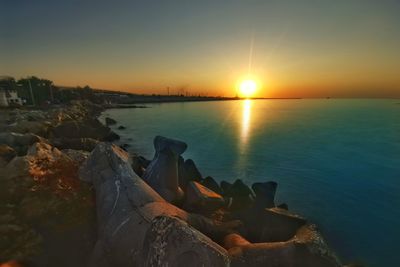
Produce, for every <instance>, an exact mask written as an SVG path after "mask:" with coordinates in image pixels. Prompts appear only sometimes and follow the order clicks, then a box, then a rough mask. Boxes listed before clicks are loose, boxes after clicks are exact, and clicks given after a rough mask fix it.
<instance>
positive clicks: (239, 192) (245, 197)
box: [221, 179, 254, 210]
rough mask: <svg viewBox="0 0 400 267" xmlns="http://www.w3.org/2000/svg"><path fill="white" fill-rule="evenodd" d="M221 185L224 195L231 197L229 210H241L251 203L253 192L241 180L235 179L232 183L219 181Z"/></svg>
mask: <svg viewBox="0 0 400 267" xmlns="http://www.w3.org/2000/svg"><path fill="white" fill-rule="evenodd" d="M221 187H222V188H223V191H224V197H226V198H231V199H232V203H231V205H230V209H231V210H243V209H247V208H249V207H251V206H252V205H253V202H254V194H253V192H252V191H251V189H250V188H249V187H248V186H247V185H246V184H245V183H243V181H242V180H240V179H237V180H236V181H235V182H234V183H233V184H232V185H230V184H229V183H226V182H225V183H223V182H221Z"/></svg>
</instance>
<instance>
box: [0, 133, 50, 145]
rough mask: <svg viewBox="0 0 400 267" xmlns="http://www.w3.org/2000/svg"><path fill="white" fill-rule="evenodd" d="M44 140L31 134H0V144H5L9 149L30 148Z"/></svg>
mask: <svg viewBox="0 0 400 267" xmlns="http://www.w3.org/2000/svg"><path fill="white" fill-rule="evenodd" d="M43 140H44V139H43V138H41V137H40V136H37V135H36V134H32V133H25V134H21V133H14V132H4V133H0V144H6V145H9V146H11V147H18V146H30V145H32V144H33V143H36V142H40V141H43Z"/></svg>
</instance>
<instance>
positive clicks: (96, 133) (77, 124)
mask: <svg viewBox="0 0 400 267" xmlns="http://www.w3.org/2000/svg"><path fill="white" fill-rule="evenodd" d="M52 134H53V135H54V137H56V138H57V137H58V138H93V139H97V140H101V141H113V140H117V139H119V136H118V135H117V134H116V133H114V132H113V131H111V129H110V128H108V127H107V126H104V125H103V124H101V123H100V122H99V121H98V120H97V119H86V120H84V121H79V120H72V121H65V122H62V123H61V124H59V125H57V126H56V127H54V129H52Z"/></svg>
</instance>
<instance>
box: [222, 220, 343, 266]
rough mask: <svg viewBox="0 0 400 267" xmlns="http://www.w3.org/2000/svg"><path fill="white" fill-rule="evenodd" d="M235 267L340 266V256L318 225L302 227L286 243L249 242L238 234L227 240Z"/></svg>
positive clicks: (230, 236) (229, 236)
mask: <svg viewBox="0 0 400 267" xmlns="http://www.w3.org/2000/svg"><path fill="white" fill-rule="evenodd" d="M224 243H225V248H226V249H228V252H229V255H230V258H231V266H233V267H239V266H240V267H242V266H243V267H258V266H266V267H339V266H341V264H340V262H339V260H338V259H337V257H336V256H335V255H334V254H333V253H332V251H331V250H330V249H329V248H328V246H327V244H326V243H325V241H324V239H323V238H322V236H321V234H320V233H319V232H318V231H317V229H316V227H315V225H304V226H302V227H300V228H299V229H298V230H297V232H296V235H295V236H293V237H292V238H291V239H290V240H288V241H285V242H273V243H267V242H263V243H250V242H249V241H247V240H246V239H245V238H243V237H242V236H240V235H237V234H230V235H227V236H226V237H225V240H224Z"/></svg>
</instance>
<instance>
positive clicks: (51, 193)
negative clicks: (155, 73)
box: [0, 101, 338, 266]
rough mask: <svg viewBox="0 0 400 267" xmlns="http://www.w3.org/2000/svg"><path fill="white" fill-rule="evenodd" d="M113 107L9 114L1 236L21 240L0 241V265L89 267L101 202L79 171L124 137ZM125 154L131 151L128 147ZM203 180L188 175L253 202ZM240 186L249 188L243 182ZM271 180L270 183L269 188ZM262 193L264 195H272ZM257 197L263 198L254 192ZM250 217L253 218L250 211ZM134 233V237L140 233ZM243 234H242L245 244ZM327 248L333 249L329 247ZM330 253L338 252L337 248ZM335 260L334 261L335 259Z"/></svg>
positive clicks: (140, 165)
mask: <svg viewBox="0 0 400 267" xmlns="http://www.w3.org/2000/svg"><path fill="white" fill-rule="evenodd" d="M135 107H136V108H137V107H138V106H135ZM107 108H109V107H108V106H100V105H95V104H92V103H90V102H87V101H84V102H74V103H73V104H71V105H68V106H65V107H62V108H55V109H49V110H46V111H40V110H36V111H18V110H16V109H15V110H7V111H4V112H7V113H8V115H7V116H2V119H3V120H2V121H1V122H0V123H1V124H2V125H1V130H2V133H1V134H0V143H1V150H0V151H1V162H0V163H1V166H0V168H1V170H2V171H1V172H0V182H1V183H2V185H1V186H0V188H2V190H4V192H1V195H2V197H3V200H2V201H1V209H2V211H4V212H2V213H3V214H4V215H2V216H1V220H0V223H1V225H0V226H1V227H2V228H1V229H2V230H3V232H2V233H4V234H5V235H6V236H7V238H8V239H7V238H6V240H12V239H15V240H16V241H15V245H14V246H12V247H9V245H8V244H7V243H4V244H0V245H1V250H4V251H5V252H6V253H5V254H3V253H1V255H2V258H1V259H0V262H5V261H10V260H16V261H18V262H20V263H21V264H25V265H26V266H29V264H31V263H34V264H39V265H46V264H50V265H52V264H51V263H52V262H53V263H58V261H59V257H62V258H64V257H65V260H66V262H65V265H62V266H71V265H74V266H86V261H87V258H86V257H87V255H89V254H90V253H91V251H92V248H93V246H94V243H95V241H96V234H95V230H96V228H97V226H96V219H95V209H96V204H95V201H96V200H95V194H94V188H93V186H90V185H88V184H86V183H84V182H82V181H80V180H79V178H78V177H79V173H78V171H79V169H80V168H82V164H83V163H84V162H85V161H86V159H87V158H89V157H90V156H91V154H90V152H92V151H93V149H95V147H96V146H98V144H99V143H101V142H112V141H116V140H118V138H119V136H118V135H117V134H115V133H114V132H113V131H112V130H111V129H110V128H109V127H108V126H107V125H103V124H101V123H100V122H99V121H98V120H97V118H98V116H99V115H100V113H101V112H102V111H104V110H105V109H107ZM0 112H3V111H0ZM113 121H114V120H110V121H109V123H111V124H113V123H115V121H114V122H113ZM115 149H117V148H115ZM115 149H114V148H113V149H112V150H111V151H116V150H115ZM118 153H120V152H118ZM121 153H124V152H123V151H122V150H121ZM129 157H130V162H131V163H132V164H130V165H131V166H132V168H133V170H134V171H135V173H136V174H137V175H138V176H140V177H142V176H143V175H144V173H145V170H146V168H147V167H148V166H149V164H150V160H148V159H145V158H143V157H141V156H139V155H130V156H129ZM185 162H186V161H185ZM189 162H190V161H189ZM188 164H189V165H190V167H187V168H189V171H188V170H187V169H186V171H184V173H192V174H193V173H195V175H194V176H196V169H197V168H196V166H195V164H194V162H190V163H188ZM179 166H180V165H179ZM182 166H184V165H182ZM193 166H194V167H193ZM197 172H198V171H197ZM197 176H198V175H197ZM198 178H199V177H197V178H193V177H192V178H187V181H186V182H191V181H192V180H193V182H196V183H199V184H200V185H201V186H203V187H205V188H208V189H210V190H213V191H214V192H217V194H218V195H220V196H221V197H222V199H224V198H231V199H233V200H234V199H235V198H237V199H240V201H239V202H238V200H236V203H240V202H243V200H244V202H246V201H249V200H248V199H247V197H248V196H249V194H250V193H248V192H247V195H246V194H244V195H241V193H239V194H237V192H236V191H238V190H237V189H235V188H236V187H237V186H238V185H235V186H234V187H232V186H233V185H227V184H226V183H225V186H228V187H230V188H231V189H230V190H231V193H229V194H227V193H226V192H228V191H229V190H228V191H227V189H226V188H228V187H226V188H225V190H222V188H221V186H219V185H218V184H217V185H216V183H215V181H214V180H213V179H212V178H211V179H209V178H208V177H205V178H201V179H198ZM236 184H239V185H240V186H242V184H240V182H237V183H236ZM221 185H222V184H221ZM270 185H271V184H268V186H270ZM240 186H239V188H240ZM273 187H275V189H274V190H272V191H273V193H271V192H269V193H268V194H270V195H271V194H272V195H274V194H275V190H276V186H273ZM241 188H242V189H240V190H239V192H241V191H243V190H244V191H246V190H247V189H243V188H248V186H247V185H244V187H241ZM156 191H157V190H156ZM253 191H254V189H253ZM233 192H236V193H233ZM242 193H243V192H242ZM251 194H254V192H253V193H251ZM261 195H262V196H264V197H265V195H263V194H261ZM270 195H269V197H268V201H269V202H271V201H272V202H273V196H272V200H271V196H270ZM243 196H244V198H243ZM253 197H254V198H256V196H255V195H254V196H253ZM218 199H219V200H218V201H217V202H218V203H219V204H218V205H220V204H221V203H222V202H221V201H222V199H221V198H218ZM264 201H265V199H264ZM32 203H33V204H32ZM224 203H225V202H224ZM214 204H215V203H214ZM214 204H210V203H209V204H207V205H205V206H203V204H201V205H202V207H201V208H200V207H198V206H196V205H195V206H194V207H189V208H188V207H185V208H184V209H186V210H189V211H194V212H195V213H203V211H201V210H202V209H206V210H209V207H210V205H211V206H213V205H214ZM224 205H225V204H224ZM271 205H272V204H271ZM178 206H180V204H179V205H178ZM275 206H276V205H275V204H273V206H271V207H270V208H275ZM218 207H220V208H223V209H224V210H226V207H225V206H218ZM276 208H279V209H282V210H279V211H278V213H276V211H275V210H274V211H273V213H272V214H273V216H278V217H280V216H284V217H285V216H286V217H287V216H289V217H291V218H292V216H293V214H287V212H286V211H284V210H285V206H284V205H283V206H281V207H279V205H278V206H276ZM286 208H287V207H286ZM229 209H231V207H229ZM246 210H247V208H246ZM223 214H225V215H224V216H227V217H229V216H231V214H234V213H232V212H231V211H229V212H223ZM226 214H229V216H228V215H226ZM276 214H278V215H276ZM207 216H209V215H207ZM224 216H223V217H224ZM245 217H249V218H250V217H251V215H248V216H245ZM286 217H285V218H286ZM300 218H301V217H297V215H296V218H295V219H294V220H295V221H299V220H300V221H301V222H302V224H303V223H305V222H306V220H305V219H303V218H301V219H300ZM60 221H62V222H61V223H60ZM296 229H297V228H296ZM286 230H287V229H286ZM286 230H285V229H284V230H282V231H284V232H285V231H286ZM291 231H294V230H293V229H292V230H291ZM296 231H297V230H296ZM71 233H73V235H74V236H77V234H76V233H80V234H79V237H78V238H71V237H69V238H66V236H70V235H71ZM132 234H133V235H134V233H132ZM17 236H23V237H24V239H22V240H21V239H18V238H16V237H17ZM237 238H238V237H237V236H234V239H233V240H230V241H229V243H230V245H229V246H231V247H232V248H233V247H240V246H239V245H237V244H236V245H235V242H236V241H237ZM212 239H213V240H214V239H215V238H212ZM239 239H240V238H239ZM242 239H243V238H242ZM242 239H240V240H241V242H242V241H243V240H242ZM286 239H287V238H286ZM235 240H236V241H235ZM239 243H240V242H239ZM75 244H79V245H78V246H76V245H75ZM221 244H222V243H220V244H219V245H221ZM71 246H72V247H73V251H75V252H76V253H77V254H79V255H80V257H77V258H75V259H67V255H68V254H69V253H71V252H68V253H66V251H65V249H66V247H68V248H69V247H71ZM229 246H228V247H229ZM321 246H322V245H321ZM322 247H323V248H324V249H326V248H327V247H326V245H323V246H322ZM325 253H327V254H329V255H333V254H332V252H331V251H330V250H328V251H325ZM51 254H53V255H54V258H52V257H51V256H50V255H51ZM46 255H47V256H48V257H46ZM276 256H278V254H277V255H276ZM330 257H333V258H335V256H330ZM71 261H72V262H71ZM59 266H61V265H59ZM300 266H301V264H300ZM332 266H338V265H332Z"/></svg>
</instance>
